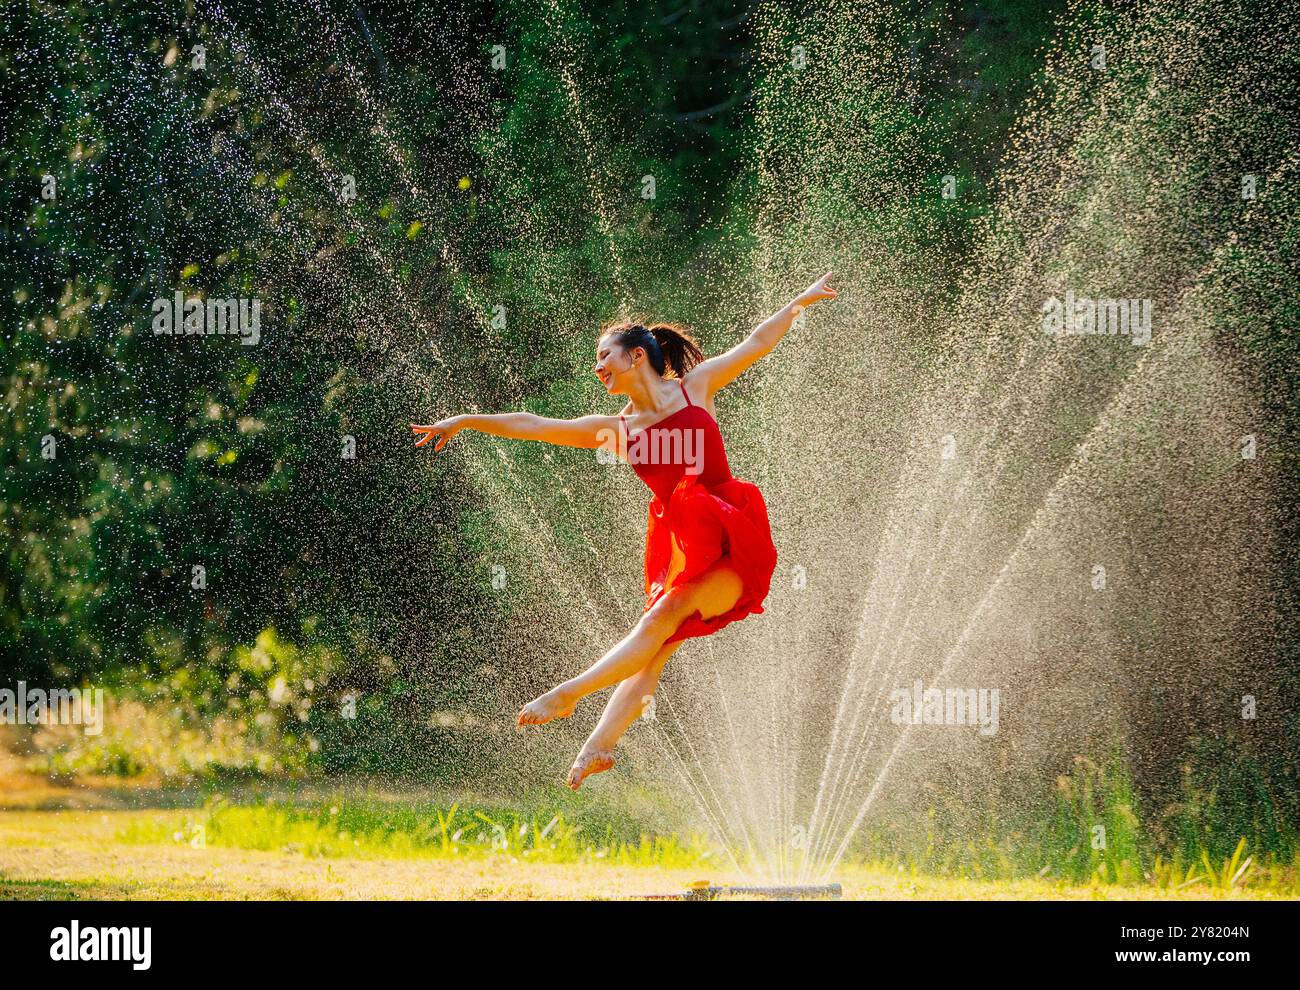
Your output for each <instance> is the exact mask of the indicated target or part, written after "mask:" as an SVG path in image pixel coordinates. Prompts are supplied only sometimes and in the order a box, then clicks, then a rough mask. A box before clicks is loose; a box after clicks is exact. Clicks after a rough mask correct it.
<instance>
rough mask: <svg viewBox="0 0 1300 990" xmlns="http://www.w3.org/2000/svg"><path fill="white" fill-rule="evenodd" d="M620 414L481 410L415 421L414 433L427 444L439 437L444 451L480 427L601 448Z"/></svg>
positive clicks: (486, 430) (502, 433)
mask: <svg viewBox="0 0 1300 990" xmlns="http://www.w3.org/2000/svg"><path fill="white" fill-rule="evenodd" d="M617 429H618V417H617V416H579V417H578V418H577V419H549V418H547V417H545V416H536V415H534V414H533V413H526V412H514V413H491V414H486V415H479V414H477V413H473V414H467V415H464V416H452V417H450V418H448V419H442V420H439V421H438V422H436V423H434V424H432V425H430V426H421V425H419V424H416V423H412V424H411V432H413V433H415V434H417V435H419V436H420V439H419V440H417V441H416V442H415V445H416V446H417V447H423V446H424V445H425V444H426V443H428V442H429V441H430V440H432V439H434V438H435V437H437V438H438V442H437V443H436V444H434V447H433V449H434V450H442V448H443V447H445V446H447V441H449V440H450V439H451V438H452V437H454V436H455V435H456V434H457V433H459V432H460V431H461V430H478V431H479V432H480V433H490V434H492V435H493V436H497V437H508V438H510V439H511V440H539V441H541V442H542V443H553V444H558V445H559V446H562V447H587V448H593V447H600V446H603V445H604V444H605V443H606V442H608V440H609V438H611V437H613V436H616V435H617V434H616V431H617Z"/></svg>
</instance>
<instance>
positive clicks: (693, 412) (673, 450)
mask: <svg viewBox="0 0 1300 990" xmlns="http://www.w3.org/2000/svg"><path fill="white" fill-rule="evenodd" d="M678 384H680V385H681V387H682V397H683V398H684V399H686V405H685V407H683V408H682V409H679V410H677V412H675V413H670V414H669V415H667V416H665V417H664V418H663V419H661V420H660V421H659V422H657V423H655V424H653V425H652V426H649V427H647V428H646V429H644V430H640V431H638V432H637V433H636V434H635V435H628V433H627V423H626V421H624V418H623V417H622V416H620V417H619V422H620V423H621V424H622V426H623V433H624V436H625V437H627V457H628V461H629V463H631V465H632V469H633V470H634V471H636V473H637V475H638V476H639V477H640V478H641V480H642V481H644V482H645V483H646V484H647V485H648V486H649V487H650V490H651V491H652V492H653V493H654V497H653V498H652V499H651V500H650V511H649V515H648V517H647V522H646V534H645V592H646V605H645V609H644V611H649V610H650V607H651V606H652V605H654V603H655V602H657V601H658V600H659V599H660V598H662V597H663V596H664V595H665V594H667V593H668V592H669V591H670V590H672V589H673V588H675V587H676V586H677V585H679V584H684V583H686V582H687V581H690V580H692V579H693V578H696V577H698V576H699V575H701V574H703V573H704V572H705V571H707V570H708V569H709V568H710V567H712V566H713V565H714V564H715V563H717V562H718V560H719V559H721V558H722V557H724V556H729V557H730V563H731V566H732V567H734V568H735V569H736V571H737V572H738V573H739V574H740V578H741V581H742V582H743V588H742V590H741V593H740V598H739V599H738V600H737V601H736V604H735V606H734V607H733V608H732V609H731V610H730V611H728V612H724V613H722V614H721V615H717V616H714V617H713V618H711V619H704V618H701V616H700V613H699V612H695V613H694V614H692V615H691V616H690V617H688V618H687V619H685V620H683V621H682V624H681V625H680V626H678V627H677V632H675V633H674V634H673V635H672V636H670V637H668V639H667V640H666V642H667V643H676V642H677V641H678V640H683V639H688V638H690V637H693V636H708V635H709V634H710V633H715V632H717V631H718V630H719V629H721V628H722V627H723V626H726V625H729V624H730V623H732V622H735V621H736V620H737V619H743V618H744V617H745V616H747V615H749V614H750V613H754V614H755V615H757V614H759V613H761V612H762V611H763V600H764V599H765V598H766V597H767V592H768V588H769V587H770V586H771V583H772V572H773V571H775V570H776V547H775V546H774V545H773V543H772V527H771V525H770V524H769V523H768V519H767V506H766V505H765V504H764V503H763V495H762V493H761V492H760V491H759V490H758V486H756V485H754V484H751V483H750V482H748V481H741V480H740V479H739V478H733V477H732V476H731V468H730V467H729V466H728V464H727V452H726V450H725V449H724V447H723V444H722V433H721V432H720V431H719V429H718V424H717V421H716V420H714V418H713V417H712V416H710V415H709V411H708V410H707V409H704V408H703V407H701V406H697V405H695V404H694V403H693V402H691V397H690V396H689V395H687V394H686V386H685V385H684V384H682V383H681V382H678Z"/></svg>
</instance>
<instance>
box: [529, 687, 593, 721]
mask: <svg viewBox="0 0 1300 990" xmlns="http://www.w3.org/2000/svg"><path fill="white" fill-rule="evenodd" d="M577 703H578V701H577V699H576V698H574V697H573V696H572V695H571V694H568V693H567V692H564V691H561V690H560V688H558V687H553V688H551V690H549V691H547V692H546V693H545V694H544V695H542V696H541V697H539V698H534V699H533V700H532V701H530V702H528V704H526V705H524V707H523V708H521V709H519V717H518V718H516V719H515V724H516V725H545V724H546V723H547V722H549V721H550V720H551V719H553V718H568V717H569V716H570V715H572V714H573V709H574V706H575V705H577Z"/></svg>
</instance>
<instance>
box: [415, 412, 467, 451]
mask: <svg viewBox="0 0 1300 990" xmlns="http://www.w3.org/2000/svg"><path fill="white" fill-rule="evenodd" d="M464 428H465V423H464V417H463V416H452V417H450V418H448V419H440V420H438V422H436V423H434V424H433V425H432V426H420V425H418V424H416V423H412V424H411V432H412V433H415V434H422V435H421V436H420V439H419V440H417V441H415V445H416V446H417V447H423V446H424V445H425V444H426V443H428V442H429V441H430V440H432V439H433V438H434V437H438V438H439V440H438V442H437V443H436V444H434V445H433V449H434V450H435V451H439V450H442V448H443V447H445V446H447V441H448V440H450V439H451V438H452V437H454V436H455V435H456V434H457V433H459V432H460V431H461V430H463V429H464Z"/></svg>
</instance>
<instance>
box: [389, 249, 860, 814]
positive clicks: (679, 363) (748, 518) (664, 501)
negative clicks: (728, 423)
mask: <svg viewBox="0 0 1300 990" xmlns="http://www.w3.org/2000/svg"><path fill="white" fill-rule="evenodd" d="M830 277H831V273H830V272H827V273H826V274H825V275H823V276H822V277H821V278H819V279H818V280H817V281H816V282H814V283H813V284H812V285H811V286H809V287H808V289H807V290H805V291H804V292H801V293H800V294H799V295H798V296H796V297H795V298H794V299H793V300H792V301H791V302H790V303H788V304H787V305H786V306H784V307H782V308H781V309H780V310H778V311H777V312H776V313H774V314H773V315H772V316H770V317H768V318H767V319H766V320H764V321H763V322H762V323H760V324H759V325H758V326H757V327H755V328H754V330H753V332H752V333H750V335H749V336H748V337H746V338H745V340H743V341H742V342H741V343H740V344H738V345H737V346H735V347H733V348H732V349H731V350H729V351H727V352H726V353H724V354H719V355H718V356H717V357H713V358H708V359H705V357H704V354H703V352H702V351H701V350H700V347H699V345H698V344H697V343H696V342H695V340H694V339H693V338H692V337H691V335H690V334H689V333H687V332H686V331H685V330H684V329H683V328H682V327H679V326H675V325H672V324H664V323H658V324H650V325H643V324H640V323H629V322H621V323H616V324H613V325H611V326H606V327H604V328H602V330H601V332H600V336H599V338H598V340H597V342H596V365H595V372H596V377H598V378H599V379H600V381H601V384H602V385H604V386H605V390H606V391H607V392H609V394H610V395H626V396H627V397H628V403H627V405H625V406H624V407H623V411H622V413H620V414H619V415H618V416H582V417H580V418H578V419H548V418H546V417H542V416H535V415H533V414H532V413H522V412H520V413H498V414H495V415H483V416H479V415H465V416H452V417H451V418H449V419H444V420H441V421H439V422H437V423H434V424H433V425H432V426H421V425H416V424H412V425H411V429H412V430H413V431H414V432H415V433H416V434H417V435H419V436H420V439H419V440H418V441H417V442H416V446H417V447H421V446H423V445H424V444H426V443H428V442H429V441H430V440H431V439H434V438H436V439H437V443H436V444H435V446H434V450H435V451H438V450H442V448H443V447H445V446H446V445H447V442H448V441H449V440H451V438H452V437H454V436H455V435H456V434H457V433H459V432H460V431H461V430H467V429H468V430H478V431H480V432H482V433H490V434H493V435H494V436H499V437H510V438H512V439H516V440H540V441H543V442H545V443H554V444H561V445H563V446H566V447H587V448H597V447H605V448H607V449H609V450H611V451H613V452H615V453H616V454H617V455H618V457H619V458H620V459H622V460H624V461H626V462H628V463H629V464H631V465H632V468H633V470H634V471H636V473H637V475H638V476H639V477H640V478H641V479H642V480H643V481H644V482H645V483H646V485H648V486H649V488H650V490H651V492H652V493H653V497H652V498H651V500H650V511H649V516H648V521H647V530H646V543H645V593H646V604H645V608H644V610H643V612H642V615H641V618H640V619H639V620H638V621H637V623H636V625H635V626H634V627H633V628H632V631H631V632H629V633H628V634H627V635H626V636H625V637H623V639H622V640H621V641H620V642H619V643H618V644H617V645H616V646H614V647H613V649H611V650H610V651H609V652H608V653H606V654H605V655H604V656H603V657H601V659H600V660H598V661H597V662H596V663H594V664H592V665H591V666H590V667H588V668H587V669H586V670H585V671H583V672H582V673H581V674H578V675H577V676H575V677H572V678H570V679H569V680H567V681H565V682H563V683H562V684H559V685H557V686H556V687H554V688H552V689H551V690H550V691H547V692H546V693H545V694H543V695H542V696H541V697H539V698H535V699H534V700H532V701H530V702H529V703H528V704H527V705H525V706H524V707H523V709H522V710H521V711H520V712H519V716H518V719H517V721H518V724H519V725H541V724H543V723H544V722H549V721H550V720H551V719H553V718H567V717H568V716H569V715H571V714H573V710H574V707H575V706H576V705H577V704H578V702H579V701H580V700H581V699H583V698H585V697H586V696H587V695H589V694H591V693H593V692H595V691H599V690H601V689H602V688H607V687H610V686H611V685H614V684H617V685H618V687H617V689H616V690H615V691H614V693H613V695H612V696H611V697H610V699H609V703H608V704H607V705H606V706H605V712H604V714H603V715H602V716H601V717H600V721H599V722H598V723H597V725H596V728H595V731H593V732H592V734H591V736H590V737H589V738H588V739H587V742H586V744H585V745H584V746H583V747H582V751H581V752H580V753H579V754H578V757H577V759H576V760H575V761H574V763H573V766H572V768H571V769H570V770H569V774H568V778H567V783H568V785H569V786H570V787H572V788H573V789H574V790H577V789H578V787H579V786H581V784H582V781H583V780H584V779H585V778H587V777H589V776H590V775H591V774H593V773H600V772H601V771H603V770H608V769H610V767H612V766H613V765H614V755H613V751H614V745H615V743H617V742H618V740H619V738H620V737H622V735H623V733H624V732H626V731H627V728H628V726H630V725H631V724H632V723H633V722H634V721H635V720H636V719H637V718H638V717H639V716H640V715H641V713H642V711H644V709H645V706H646V704H647V703H648V702H649V701H650V699H651V698H652V697H653V696H654V693H655V688H656V686H657V685H658V683H659V674H660V672H661V671H662V670H663V668H664V664H666V663H667V662H668V658H669V657H670V656H672V655H673V653H674V651H676V649H677V648H678V647H679V646H680V645H681V644H682V642H683V641H684V640H686V639H689V638H691V637H695V636H708V635H710V634H712V633H715V632H717V631H718V630H719V629H721V628H722V627H723V626H726V625H728V624H730V623H732V622H735V621H736V620H737V619H743V618H744V617H745V616H746V615H749V614H751V613H754V614H757V613H760V612H762V611H763V600H764V599H765V598H766V597H767V592H768V588H769V586H770V584H771V579H772V572H773V571H774V570H775V569H776V548H775V546H773V544H772V532H771V527H770V526H769V524H768V519H767V507H766V506H765V505H764V503H763V496H762V494H761V493H760V492H759V490H758V488H757V487H756V486H755V485H753V484H751V483H750V482H748V481H741V480H740V479H738V478H733V477H732V475H731V469H730V468H729V467H728V465H727V454H726V451H725V449H724V448H723V443H722V434H721V433H720V432H719V431H718V424H717V419H716V416H715V414H714V407H713V397H714V395H716V394H717V392H718V390H719V389H721V388H723V387H724V386H726V385H728V384H730V383H731V382H733V381H735V380H736V378H737V377H739V376H740V375H741V373H743V372H744V371H745V370H746V369H747V368H749V367H750V365H752V364H754V362H756V361H757V360H758V359H759V358H761V357H763V356H764V355H766V354H769V353H771V351H772V349H773V348H774V347H776V345H777V343H778V342H779V341H780V340H781V338H782V337H783V336H785V334H786V332H787V331H788V330H789V329H790V326H791V324H792V323H793V322H794V320H795V318H796V317H797V316H798V315H799V313H800V312H802V311H803V310H804V309H805V308H806V307H808V306H811V305H812V304H814V303H817V302H820V301H821V300H823V299H834V298H835V296H836V292H835V290H834V289H832V288H830V286H829V285H828V284H827V283H828V281H829V279H830Z"/></svg>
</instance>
